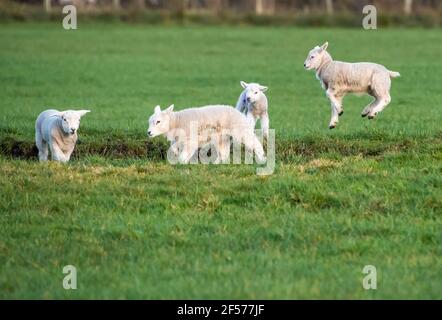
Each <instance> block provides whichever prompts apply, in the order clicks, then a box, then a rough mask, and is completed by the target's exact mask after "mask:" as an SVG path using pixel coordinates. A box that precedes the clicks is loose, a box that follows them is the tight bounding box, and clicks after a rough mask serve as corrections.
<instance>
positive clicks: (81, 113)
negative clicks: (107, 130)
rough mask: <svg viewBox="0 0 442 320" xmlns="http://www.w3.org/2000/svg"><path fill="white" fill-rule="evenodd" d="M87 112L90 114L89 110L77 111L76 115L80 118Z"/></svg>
mask: <svg viewBox="0 0 442 320" xmlns="http://www.w3.org/2000/svg"><path fill="white" fill-rule="evenodd" d="M89 112H91V110H77V113H78V114H79V115H80V118H81V117H82V116H84V115H85V114H86V113H89Z"/></svg>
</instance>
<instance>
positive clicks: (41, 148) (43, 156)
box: [35, 130, 49, 161]
mask: <svg viewBox="0 0 442 320" xmlns="http://www.w3.org/2000/svg"><path fill="white" fill-rule="evenodd" d="M35 144H36V146H37V149H38V159H39V160H40V161H47V160H48V152H49V148H48V144H47V143H46V141H44V140H43V138H42V137H41V134H40V131H39V130H36V131H35Z"/></svg>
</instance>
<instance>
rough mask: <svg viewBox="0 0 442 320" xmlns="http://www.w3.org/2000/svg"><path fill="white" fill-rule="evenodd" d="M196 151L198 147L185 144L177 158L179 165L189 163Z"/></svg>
mask: <svg viewBox="0 0 442 320" xmlns="http://www.w3.org/2000/svg"><path fill="white" fill-rule="evenodd" d="M197 150H198V146H197V145H196V146H195V145H193V144H191V143H189V142H187V143H185V144H184V145H183V150H182V151H181V153H180V154H179V156H178V161H179V163H182V164H187V163H189V161H190V159H192V156H193V155H194V154H195V152H196V151H197Z"/></svg>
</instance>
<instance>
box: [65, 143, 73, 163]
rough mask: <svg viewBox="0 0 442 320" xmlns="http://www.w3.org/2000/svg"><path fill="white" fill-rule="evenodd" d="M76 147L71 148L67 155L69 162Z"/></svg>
mask: <svg viewBox="0 0 442 320" xmlns="http://www.w3.org/2000/svg"><path fill="white" fill-rule="evenodd" d="M74 148H75V145H74V146H72V147H71V148H69V150H68V151H67V152H66V153H65V156H66V159H67V161H69V160H70V159H71V155H72V152H74Z"/></svg>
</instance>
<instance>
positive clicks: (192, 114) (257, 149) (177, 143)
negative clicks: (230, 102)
mask: <svg viewBox="0 0 442 320" xmlns="http://www.w3.org/2000/svg"><path fill="white" fill-rule="evenodd" d="M173 108H174V106H173V105H171V106H169V107H168V108H167V109H165V110H163V111H162V110H161V108H160V106H156V107H155V111H154V114H153V115H152V116H151V117H150V118H149V128H148V131H147V134H148V136H149V137H155V136H158V135H166V138H167V140H168V141H170V143H171V144H170V146H171V149H170V150H172V151H173V153H174V154H177V156H178V162H180V163H189V162H190V160H191V158H192V156H193V155H194V154H195V152H196V151H197V150H198V148H202V147H204V146H206V145H208V144H215V148H216V152H217V155H216V161H215V163H226V161H227V160H228V159H229V157H230V138H231V137H232V138H233V139H234V141H236V142H238V143H243V144H244V145H245V147H246V149H247V150H248V151H249V152H254V153H255V155H256V159H257V162H258V163H264V162H265V161H266V158H265V155H264V149H263V147H262V144H261V143H260V141H259V140H258V138H257V137H256V136H255V133H254V128H253V127H252V126H251V124H250V122H249V121H248V120H247V118H246V117H245V116H244V115H243V114H241V113H240V112H239V111H237V110H236V109H234V108H233V107H231V106H224V105H210V106H204V107H199V108H189V109H185V110H182V111H176V112H174V111H173Z"/></svg>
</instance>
